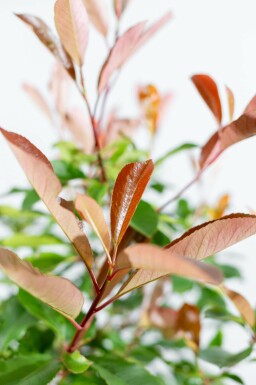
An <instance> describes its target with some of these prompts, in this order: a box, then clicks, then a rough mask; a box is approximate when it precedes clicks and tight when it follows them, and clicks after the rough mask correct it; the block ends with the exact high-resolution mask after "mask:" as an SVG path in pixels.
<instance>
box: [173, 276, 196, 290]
mask: <svg viewBox="0 0 256 385" xmlns="http://www.w3.org/2000/svg"><path fill="white" fill-rule="evenodd" d="M171 281H172V290H173V291H174V292H175V293H185V292H186V291H189V290H192V289H193V287H194V282H193V281H191V280H190V279H187V278H183V277H179V276H177V275H173V276H172V277H171Z"/></svg>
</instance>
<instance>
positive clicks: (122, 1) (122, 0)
mask: <svg viewBox="0 0 256 385" xmlns="http://www.w3.org/2000/svg"><path fill="white" fill-rule="evenodd" d="M129 1H130V0H114V9H115V13H116V17H117V18H118V19H120V17H121V15H122V13H123V11H124V10H125V8H126V7H127V5H128V3H129Z"/></svg>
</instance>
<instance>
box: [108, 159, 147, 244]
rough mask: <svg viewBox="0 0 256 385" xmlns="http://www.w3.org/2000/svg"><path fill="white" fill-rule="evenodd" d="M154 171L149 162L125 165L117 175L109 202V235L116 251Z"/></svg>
mask: <svg viewBox="0 0 256 385" xmlns="http://www.w3.org/2000/svg"><path fill="white" fill-rule="evenodd" d="M153 170H154V165H153V162H152V161H151V160H148V161H146V162H136V163H130V164H127V165H126V166H125V167H124V168H123V169H122V170H121V172H120V173H119V175H118V177H117V179H116V182H115V186H114V190H113V194H112V201H111V208H110V217H111V234H112V242H113V246H114V248H115V249H116V248H117V247H118V245H119V243H120V241H121V239H122V238H123V235H124V233H125V231H126V229H127V227H128V226H129V223H130V221H131V219H132V216H133V214H134V212H135V210H136V208H137V206H138V204H139V201H140V199H141V197H142V194H143V192H144V190H145V188H146V186H147V184H148V181H149V179H150V176H151V174H152V172H153Z"/></svg>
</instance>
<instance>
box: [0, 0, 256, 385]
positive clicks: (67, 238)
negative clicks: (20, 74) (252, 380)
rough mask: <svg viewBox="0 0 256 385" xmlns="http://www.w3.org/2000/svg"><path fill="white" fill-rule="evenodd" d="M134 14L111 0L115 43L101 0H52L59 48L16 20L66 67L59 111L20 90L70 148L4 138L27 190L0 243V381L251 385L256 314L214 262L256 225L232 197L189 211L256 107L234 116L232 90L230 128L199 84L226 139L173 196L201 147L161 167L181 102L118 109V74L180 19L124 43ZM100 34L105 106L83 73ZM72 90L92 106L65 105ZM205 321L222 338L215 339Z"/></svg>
mask: <svg viewBox="0 0 256 385" xmlns="http://www.w3.org/2000/svg"><path fill="white" fill-rule="evenodd" d="M129 4H130V1H128V0H127V1H122V0H120V1H113V4H112V12H113V15H114V16H115V33H114V36H112V35H113V34H112V32H111V31H112V30H113V28H112V27H113V26H112V25H111V23H110V21H109V18H108V9H107V6H106V4H105V2H104V1H102V0H101V1H99V0H97V1H95V0H57V1H56V2H55V6H54V19H55V26H56V30H57V34H58V37H57V36H55V34H54V33H53V32H52V31H51V30H50V28H49V27H48V26H47V25H46V24H45V22H44V21H43V20H41V19H40V18H39V17H36V16H33V15H28V14H18V15H17V17H18V18H19V19H20V20H21V21H22V22H23V23H25V24H26V25H27V26H29V27H30V28H31V29H32V31H33V33H34V34H35V35H36V36H37V37H38V38H39V40H40V41H41V42H42V43H43V45H44V46H45V47H47V48H48V50H49V51H50V53H51V54H53V55H54V57H55V58H56V61H57V64H56V67H55V68H54V71H53V76H52V78H51V81H50V86H49V91H50V97H51V100H52V101H53V103H52V104H53V106H51V107H50V104H49V102H48V101H47V100H46V99H45V98H44V97H43V96H42V95H41V93H40V91H39V90H37V88H35V87H34V86H33V85H30V84H24V91H25V92H26V93H27V94H28V95H29V96H30V97H31V98H32V100H33V101H34V102H35V103H36V104H37V105H38V107H39V108H40V109H41V111H42V112H43V113H44V114H45V115H46V117H47V118H48V121H49V124H51V125H52V126H53V127H55V128H56V127H57V128H58V129H59V133H60V138H61V139H60V140H59V141H58V143H56V144H55V148H56V149H57V150H58V158H57V159H55V160H53V161H52V162H50V161H49V160H48V159H47V158H46V156H45V155H44V154H43V153H42V152H41V151H40V150H39V149H38V148H37V147H36V146H34V145H33V144H32V143H31V142H30V141H29V140H28V139H26V138H25V137H23V136H21V135H18V134H16V133H14V132H10V131H8V130H6V129H4V128H0V130H1V134H2V136H3V138H4V139H5V140H6V142H7V143H8V145H9V146H10V148H11V150H12V152H13V154H14V155H15V157H16V158H17V161H18V162H19V164H20V166H21V167H22V169H23V171H24V173H25V174H26V176H27V179H28V181H29V182H30V184H31V188H23V189H21V188H14V189H12V190H11V191H10V192H9V193H8V195H9V196H10V195H13V194H15V196H19V197H20V202H21V203H20V207H11V206H9V205H5V204H3V205H1V206H0V213H1V223H2V225H3V226H4V227H5V229H7V233H8V235H7V236H6V237H1V240H0V242H1V247H0V268H1V270H2V272H3V276H2V278H1V282H2V283H3V284H4V285H5V287H6V288H7V299H6V300H4V301H2V303H1V310H2V311H1V316H0V322H1V329H0V368H1V371H0V383H1V384H2V383H3V384H5V385H14V384H22V385H28V384H34V383H37V384H38V385H46V384H49V383H52V384H57V383H59V384H62V385H67V384H74V385H80V384H83V383H85V384H88V385H106V384H107V385H110V384H111V385H129V384H134V385H137V384H138V385H139V384H142V383H147V384H149V385H151V384H152V385H155V384H156V385H160V384H161V385H163V384H170V383H173V384H186V385H192V384H199V385H200V384H212V385H221V384H228V383H230V381H233V383H239V384H243V381H242V379H241V378H240V377H238V376H237V375H236V374H234V373H233V371H232V367H233V366H234V365H236V364H237V363H239V362H241V361H242V360H245V359H246V358H248V357H251V353H252V351H253V346H254V343H255V314H254V309H253V308H252V307H251V305H250V304H249V302H248V301H247V300H246V299H245V298H244V297H243V296H242V295H241V294H239V293H237V292H235V291H233V290H231V289H230V288H229V284H228V281H229V279H234V278H241V274H240V271H239V270H238V269H237V268H236V267H235V266H233V264H232V263H231V262H230V264H224V263H222V262H221V257H218V256H216V255H215V254H217V253H219V252H220V251H222V250H225V249H227V248H228V247H230V246H232V245H234V244H236V243H237V242H239V241H241V240H243V239H246V238H248V237H250V236H252V235H254V234H255V233H256V215H254V214H252V213H248V214H245V213H229V214H228V215H225V214H226V211H227V209H228V207H229V200H230V198H229V196H227V195H224V196H222V197H221V198H220V199H219V201H218V202H217V204H216V206H215V207H211V206H209V205H207V204H205V203H204V204H203V203H200V204H199V205H198V207H194V206H192V205H191V204H190V203H189V202H188V201H187V200H185V199H184V198H183V197H182V196H183V194H184V193H185V192H186V191H187V190H188V188H189V187H190V186H191V185H192V184H193V183H196V182H197V181H198V180H199V179H200V177H201V175H202V173H203V172H205V171H206V170H207V169H208V167H209V166H210V165H211V164H212V163H214V162H215V161H216V160H217V158H218V157H219V156H220V155H221V154H222V152H223V151H225V150H226V149H228V147H230V146H231V145H233V144H235V143H238V142H239V141H241V140H243V139H246V138H248V137H250V136H253V135H254V134H255V133H256V99H255V97H254V98H253V99H252V100H251V101H250V102H249V104H248V106H247V107H246V109H245V111H244V112H243V114H242V115H241V116H240V117H239V118H238V119H236V120H233V115H234V95H233V93H232V91H231V90H230V89H229V88H228V87H226V92H227V101H228V107H229V116H230V123H229V124H227V125H224V124H223V118H222V102H221V98H220V95H219V91H218V87H217V85H216V83H215V81H214V80H213V79H212V78H211V77H210V76H208V75H205V74H196V75H194V76H192V78H191V80H192V82H193V84H194V85H195V87H196V89H197V91H198V93H199V95H200V96H201V97H202V99H203V100H204V102H205V103H206V104H207V106H208V107H209V109H210V111H211V112H212V114H213V116H214V117H215V119H216V122H217V130H216V132H215V133H214V134H213V135H212V136H211V138H210V139H209V141H208V142H207V143H206V144H205V145H203V146H202V148H201V155H200V158H199V159H198V163H199V167H198V171H196V176H195V177H194V178H193V179H192V181H191V182H189V184H188V185H186V186H185V187H184V188H183V189H182V190H181V191H179V192H178V193H177V194H175V195H174V196H172V197H171V198H170V199H168V200H166V201H165V200H164V199H163V198H162V196H163V193H165V194H166V193H168V192H169V186H168V184H167V183H166V182H162V181H161V179H160V178H159V174H160V170H161V165H162V163H164V162H166V161H169V160H170V158H171V157H173V156H175V155H176V154H177V153H180V152H182V151H183V152H186V151H192V150H193V149H195V148H197V147H198V145H196V144H194V143H184V144H181V145H180V146H178V147H177V148H173V149H170V151H168V152H167V153H166V154H163V155H162V156H161V157H160V158H159V159H156V160H154V161H153V160H152V159H150V158H151V144H152V141H154V139H155V136H156V133H158V131H159V130H160V126H161V124H162V120H163V117H164V109H165V108H166V107H167V106H168V105H169V103H170V102H171V100H172V96H171V94H162V93H161V92H160V91H159V90H158V89H157V87H156V86H154V85H152V84H148V85H144V86H140V87H138V89H137V99H138V108H139V113H138V116H137V117H135V118H134V117H126V118H124V117H119V116H118V114H117V112H116V111H109V112H108V113H107V102H108V98H109V95H110V94H111V91H112V89H113V87H114V85H115V82H116V81H117V80H118V77H119V76H120V72H121V70H122V68H123V67H124V66H125V65H126V63H127V62H128V60H129V59H130V58H131V56H132V55H134V54H135V53H136V52H137V51H138V50H139V49H140V48H141V47H143V45H144V44H145V43H146V42H147V41H148V40H150V38H151V37H152V36H153V35H154V34H155V33H157V32H158V31H159V30H160V29H161V27H163V26H164V25H165V24H166V23H167V22H169V21H170V20H171V18H172V14H171V12H169V13H167V14H166V15H164V16H163V17H162V18H160V19H159V20H158V21H156V22H154V23H152V24H148V23H147V22H145V21H142V22H140V23H138V24H136V25H133V26H131V27H130V28H129V29H128V30H127V31H125V32H124V33H120V23H121V22H122V19H123V18H124V17H125V10H126V9H127V7H129ZM91 24H92V25H93V28H96V30H97V31H98V33H100V34H101V35H102V38H103V39H104V40H105V43H106V46H107V49H108V54H107V56H106V59H105V62H104V63H103V64H102V66H101V70H100V73H99V76H98V84H97V100H96V102H95V104H94V106H93V105H92V103H91V100H90V98H89V96H88V93H87V78H84V70H85V72H86V68H85V69H84V59H85V54H86V51H87V45H88V40H89V38H90V36H89V35H90V34H89V30H90V28H91ZM85 79H86V81H85ZM72 85H73V86H74V87H75V88H76V92H77V93H78V95H79V96H80V97H81V99H82V101H83V107H82V108H81V107H72V108H70V106H69V104H68V97H67V95H68V93H69V92H70V88H71V87H72ZM141 129H144V130H146V132H147V134H148V136H149V138H150V140H149V148H148V149H146V150H145V149H141V148H140V147H139V146H138V145H137V144H136V141H135V140H134V139H133V138H134V135H135V133H136V132H137V131H138V130H141ZM152 196H153V197H154V198H152V200H151V197H152ZM156 201H157V202H158V205H156V204H154V203H153V202H156ZM42 202H43V203H44V205H42ZM46 209H47V210H46ZM149 283H150V285H148V286H145V285H146V284H149ZM13 284H14V285H15V287H16V286H18V288H19V289H18V291H17V290H16V291H13V289H12V287H13ZM173 298H174V299H176V305H175V303H173V302H172V301H173ZM177 299H178V303H179V305H178V306H177ZM99 313H101V314H102V317H100V316H99V317H98V314H99ZM208 319H210V320H211V321H212V325H213V329H212V330H213V332H212V333H211V334H212V336H211V338H209V336H207V342H205V341H203V339H202V333H203V332H204V330H205V329H204V325H205V322H208V321H207V320H208ZM227 323H228V324H229V323H235V324H237V325H239V327H240V328H242V329H243V330H244V331H245V333H246V335H247V347H246V348H245V349H241V351H240V352H238V353H237V352H236V353H233V352H232V353H231V352H228V351H227V350H225V341H224V339H225V329H224V328H225V325H226V324H227ZM170 353H171V355H170ZM170 356H171V357H172V358H170ZM159 362H160V363H161V365H160V364H159ZM204 362H208V363H211V364H213V365H214V366H215V367H214V370H211V368H209V369H208V368H206V369H205V365H204ZM216 367H217V370H216Z"/></svg>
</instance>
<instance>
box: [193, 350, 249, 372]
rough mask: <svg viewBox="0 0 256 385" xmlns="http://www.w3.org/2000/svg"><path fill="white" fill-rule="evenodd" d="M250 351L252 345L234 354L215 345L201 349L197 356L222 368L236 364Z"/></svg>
mask: <svg viewBox="0 0 256 385" xmlns="http://www.w3.org/2000/svg"><path fill="white" fill-rule="evenodd" d="M251 352H252V346H249V347H248V348H247V349H245V350H243V351H241V352H239V353H236V354H232V353H229V352H227V351H225V350H223V349H221V348H219V347H217V346H213V347H211V348H207V349H203V350H201V351H200V352H199V356H200V358H201V359H202V360H204V361H208V362H210V363H212V364H215V365H217V366H219V367H220V368H224V367H229V366H233V365H236V364H238V363H239V362H241V361H243V360H244V359H245V358H247V357H248V356H249V355H250V354H251Z"/></svg>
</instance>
